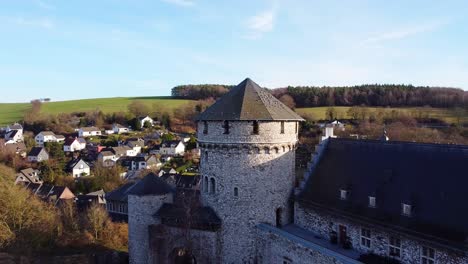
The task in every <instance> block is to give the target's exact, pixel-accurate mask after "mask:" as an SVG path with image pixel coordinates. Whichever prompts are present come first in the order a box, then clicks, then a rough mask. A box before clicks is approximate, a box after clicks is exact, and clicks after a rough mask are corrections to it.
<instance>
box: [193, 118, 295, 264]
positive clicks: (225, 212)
mask: <svg viewBox="0 0 468 264" xmlns="http://www.w3.org/2000/svg"><path fill="white" fill-rule="evenodd" d="M259 124H260V125H259V135H252V130H253V129H252V122H230V123H229V125H230V130H229V134H223V132H224V129H223V122H208V125H209V128H208V134H203V122H199V124H198V125H199V130H198V131H199V133H198V136H199V138H198V140H199V146H200V150H201V166H200V176H201V177H202V190H201V193H202V202H203V204H204V205H206V206H210V207H212V208H213V209H214V210H215V212H216V214H217V215H218V216H219V217H220V218H221V219H222V228H221V231H220V232H221V241H220V243H221V245H222V257H223V259H222V263H250V262H253V260H254V258H255V250H254V247H255V245H254V244H255V232H254V230H255V226H256V225H257V224H259V223H268V224H271V225H275V224H276V222H277V220H276V218H277V217H276V215H277V210H280V211H279V212H280V213H279V218H280V220H279V222H280V223H281V224H286V223H288V222H290V220H291V219H290V213H291V207H292V206H291V205H290V204H289V198H290V197H291V192H292V190H293V188H294V186H295V182H294V180H295V177H294V162H295V144H296V141H297V133H296V130H295V124H296V122H285V131H284V132H285V133H284V134H281V133H280V132H281V130H280V129H281V124H280V122H259ZM200 126H201V127H200ZM213 182H214V192H213V191H212V188H211V185H212V183H213ZM235 188H236V189H237V196H236V192H235Z"/></svg>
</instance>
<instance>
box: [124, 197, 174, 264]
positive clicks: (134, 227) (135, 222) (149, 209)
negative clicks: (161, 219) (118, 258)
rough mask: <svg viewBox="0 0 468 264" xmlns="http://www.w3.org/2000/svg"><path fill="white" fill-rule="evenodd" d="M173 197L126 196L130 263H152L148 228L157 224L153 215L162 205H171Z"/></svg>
mask: <svg viewBox="0 0 468 264" xmlns="http://www.w3.org/2000/svg"><path fill="white" fill-rule="evenodd" d="M172 202H173V195H172V194H166V195H145V196H136V195H129V196H128V242H129V244H128V251H129V252H130V263H132V264H146V263H152V262H151V260H150V257H149V256H150V254H149V226H150V225H153V224H158V220H157V219H156V218H155V217H154V214H155V213H156V212H157V211H158V209H159V208H160V207H161V206H162V204H163V203H172Z"/></svg>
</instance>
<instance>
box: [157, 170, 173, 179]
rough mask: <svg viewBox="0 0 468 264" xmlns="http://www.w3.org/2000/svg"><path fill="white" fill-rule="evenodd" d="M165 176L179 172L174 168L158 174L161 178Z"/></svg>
mask: <svg viewBox="0 0 468 264" xmlns="http://www.w3.org/2000/svg"><path fill="white" fill-rule="evenodd" d="M164 174H177V171H176V170H174V168H171V169H170V170H164V169H162V170H160V171H159V173H158V176H159V177H161V176H163V175H164Z"/></svg>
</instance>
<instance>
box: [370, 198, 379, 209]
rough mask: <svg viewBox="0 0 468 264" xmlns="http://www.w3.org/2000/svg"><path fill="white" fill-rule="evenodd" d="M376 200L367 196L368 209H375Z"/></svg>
mask: <svg viewBox="0 0 468 264" xmlns="http://www.w3.org/2000/svg"><path fill="white" fill-rule="evenodd" d="M376 200H377V199H376V198H375V196H369V207H370V208H375V207H377V203H376Z"/></svg>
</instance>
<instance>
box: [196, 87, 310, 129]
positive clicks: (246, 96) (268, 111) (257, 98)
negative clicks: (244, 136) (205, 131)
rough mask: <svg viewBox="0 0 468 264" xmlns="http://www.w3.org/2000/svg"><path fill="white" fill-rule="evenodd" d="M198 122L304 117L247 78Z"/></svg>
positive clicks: (209, 109) (296, 118)
mask: <svg viewBox="0 0 468 264" xmlns="http://www.w3.org/2000/svg"><path fill="white" fill-rule="evenodd" d="M197 120H209V121H220V120H233V121H239V120H246V121H248V120H264V121H271V120H295V121H303V120H304V119H302V117H300V116H299V115H298V114H296V113H295V112H294V111H293V110H291V109H289V108H288V107H287V106H286V105H284V104H283V103H282V102H280V101H279V100H278V99H276V98H275V97H274V96H273V95H271V94H270V93H269V92H268V91H267V90H266V89H263V88H261V87H260V86H259V85H258V84H256V83H255V82H254V81H252V80H251V79H249V78H247V79H245V80H244V81H242V82H241V83H240V84H239V85H237V86H236V87H234V88H232V89H231V90H230V91H229V92H228V93H226V94H225V95H223V96H222V97H221V98H220V99H219V100H217V101H216V102H215V103H214V104H213V105H212V106H210V107H209V108H208V109H206V110H205V111H204V112H203V113H201V114H200V115H199V116H198V117H197Z"/></svg>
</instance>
